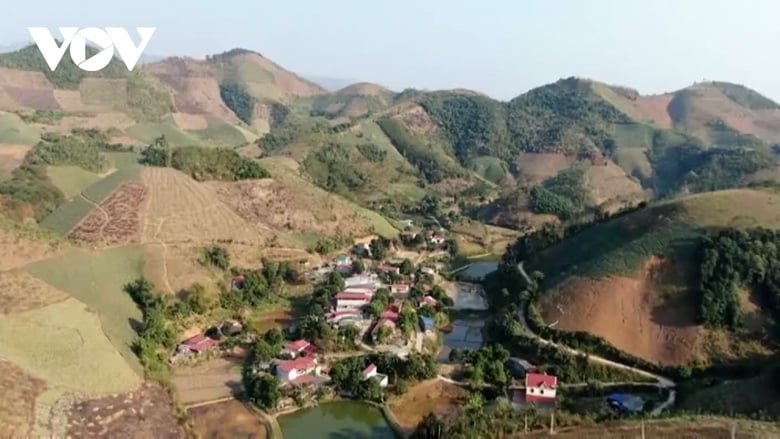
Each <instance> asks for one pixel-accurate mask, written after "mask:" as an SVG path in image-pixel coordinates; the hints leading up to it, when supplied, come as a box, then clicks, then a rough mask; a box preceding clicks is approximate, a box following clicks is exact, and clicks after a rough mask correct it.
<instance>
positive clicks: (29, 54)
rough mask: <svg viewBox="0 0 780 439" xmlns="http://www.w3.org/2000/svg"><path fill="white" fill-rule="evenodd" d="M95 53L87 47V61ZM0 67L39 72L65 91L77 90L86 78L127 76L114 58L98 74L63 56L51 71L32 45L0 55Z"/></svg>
mask: <svg viewBox="0 0 780 439" xmlns="http://www.w3.org/2000/svg"><path fill="white" fill-rule="evenodd" d="M97 53H98V50H97V49H95V48H93V47H91V46H89V45H87V59H89V58H90V57H92V56H94V55H96V54H97ZM0 67H8V68H11V69H21V70H32V71H36V72H41V73H43V74H44V75H45V76H46V79H48V80H49V81H51V83H52V84H54V85H55V86H56V87H60V88H67V89H76V88H78V86H79V84H80V83H81V80H82V79H84V78H86V77H87V76H90V77H107V78H122V77H125V76H126V75H127V68H126V67H125V66H124V65H123V64H122V62H121V61H120V60H118V59H116V58H114V59H113V60H112V61H111V62H110V63H109V64H108V65H107V66H106V67H105V68H104V69H103V70H101V71H99V72H85V71H84V70H81V69H80V68H79V67H78V66H76V64H74V63H73V61H72V60H71V59H70V56H64V57H62V60H61V61H60V64H59V65H58V66H57V68H56V69H55V70H54V71H52V70H51V69H50V68H49V66H48V64H46V61H45V60H44V59H43V55H41V53H40V52H39V51H38V48H37V47H36V46H35V45H34V44H31V45H29V46H27V47H25V48H23V49H20V50H17V51H16V52H10V53H4V54H0Z"/></svg>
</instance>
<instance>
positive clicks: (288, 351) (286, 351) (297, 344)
mask: <svg viewBox="0 0 780 439" xmlns="http://www.w3.org/2000/svg"><path fill="white" fill-rule="evenodd" d="M311 346H312V344H311V343H309V342H308V341H306V340H303V339H301V340H295V341H291V342H289V343H286V344H285V345H284V348H283V349H282V352H281V354H282V355H285V356H288V357H292V358H296V357H299V356H301V355H302V354H303V353H304V352H306V349H308V348H309V347H311Z"/></svg>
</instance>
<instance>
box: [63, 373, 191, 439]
mask: <svg viewBox="0 0 780 439" xmlns="http://www.w3.org/2000/svg"><path fill="white" fill-rule="evenodd" d="M67 432H68V433H67V434H68V437H110V438H160V439H168V438H170V439H178V438H182V437H186V435H185V434H184V431H183V429H182V428H181V426H180V425H179V421H178V419H177V417H176V412H175V410H174V402H173V400H172V399H171V397H170V395H168V392H167V391H166V390H165V389H164V388H162V387H161V386H160V385H158V384H152V383H146V384H144V385H143V386H141V387H139V388H138V389H136V390H134V391H132V392H129V393H122V394H118V395H110V396H105V397H101V398H95V399H87V400H81V401H78V402H76V403H75V404H74V405H73V406H72V407H71V409H70V412H69V413H68V425H67Z"/></svg>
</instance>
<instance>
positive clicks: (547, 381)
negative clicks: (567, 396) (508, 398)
mask: <svg viewBox="0 0 780 439" xmlns="http://www.w3.org/2000/svg"><path fill="white" fill-rule="evenodd" d="M557 387H558V377H556V376H555V375H547V374H544V373H528V374H526V376H525V401H526V402H527V403H554V402H555V391H556V389H557Z"/></svg>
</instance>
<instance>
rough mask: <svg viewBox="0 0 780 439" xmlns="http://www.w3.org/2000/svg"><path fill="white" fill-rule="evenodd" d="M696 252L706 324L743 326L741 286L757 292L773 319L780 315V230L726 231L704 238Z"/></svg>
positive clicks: (734, 327)
mask: <svg viewBox="0 0 780 439" xmlns="http://www.w3.org/2000/svg"><path fill="white" fill-rule="evenodd" d="M697 254H698V263H699V283H700V284H699V291H700V292H701V319H702V321H703V322H704V323H705V324H708V325H712V326H724V327H728V328H731V329H737V328H739V327H740V326H742V324H743V315H742V309H741V305H740V297H739V294H740V290H741V289H747V290H748V291H751V292H752V293H753V294H756V295H757V296H758V297H760V298H761V303H763V304H765V305H766V308H767V311H768V312H769V313H770V314H771V315H772V316H773V317H774V319H775V320H777V319H778V318H780V232H777V231H772V230H767V229H761V228H759V229H749V230H739V229H730V230H723V231H721V232H719V233H718V234H717V235H715V236H713V237H708V238H704V239H702V240H701V243H700V244H699V248H698V250H697Z"/></svg>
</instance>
